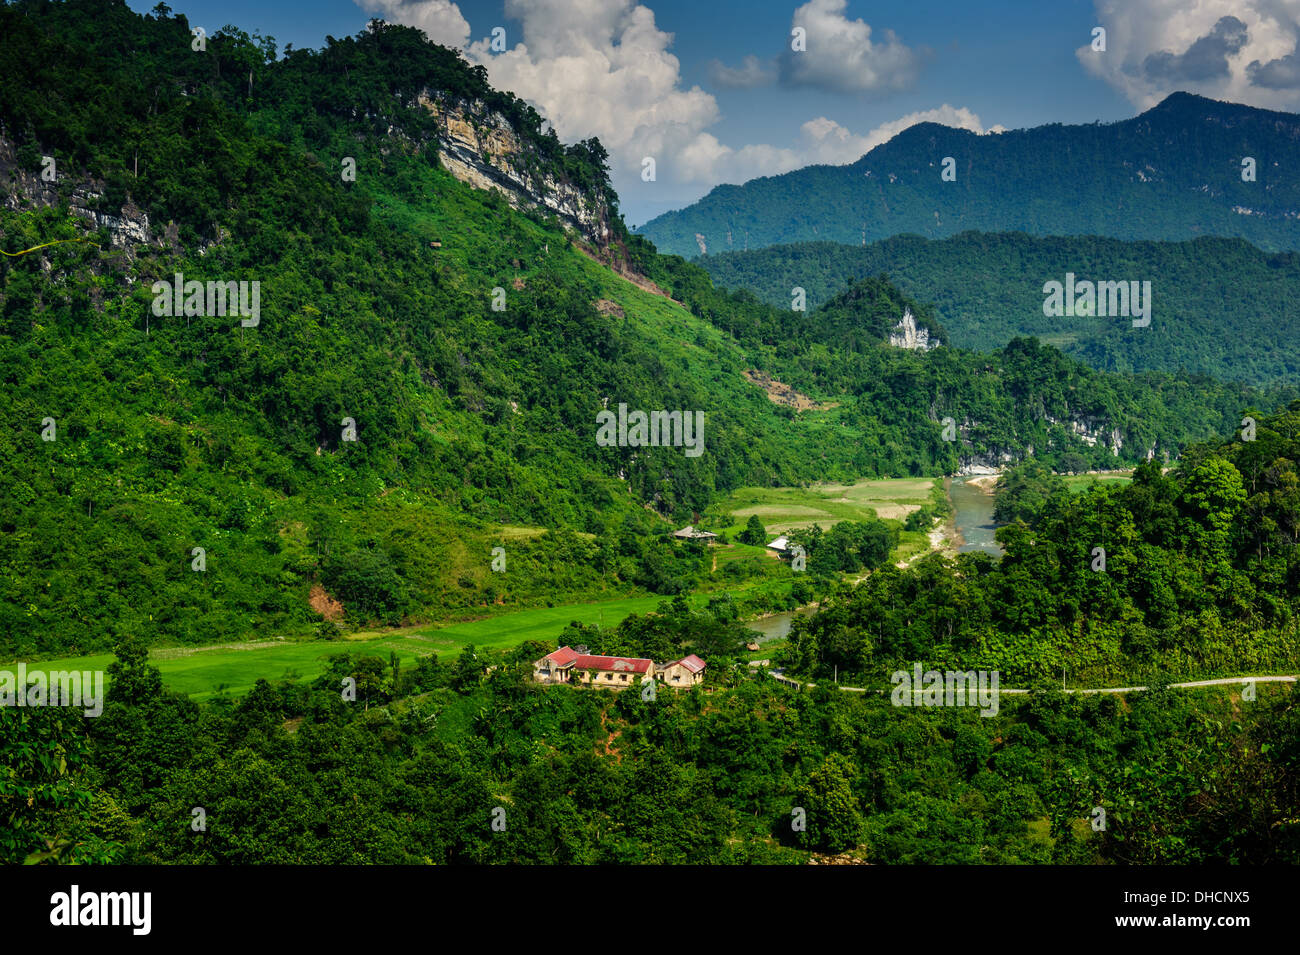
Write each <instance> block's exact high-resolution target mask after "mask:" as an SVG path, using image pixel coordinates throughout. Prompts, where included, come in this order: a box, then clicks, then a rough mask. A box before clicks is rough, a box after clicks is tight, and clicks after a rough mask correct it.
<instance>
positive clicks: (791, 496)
mask: <svg viewBox="0 0 1300 955" xmlns="http://www.w3.org/2000/svg"><path fill="white" fill-rule="evenodd" d="M936 480H938V479H937V478H891V479H888V480H880V481H858V482H857V483H855V484H813V485H810V486H808V487H779V488H759V487H745V488H739V489H737V490H736V491H733V492H732V493H731V495H730V496H729V497H728V498H727V501H726V504H725V505H724V507H725V508H726V509H727V510H728V511H729V512H730V513H731V514H732V516H733V518H734V520H735V524H734V525H733V526H732V527H731V528H729V529H728V530H729V531H731V532H739V531H740V530H742V529H743V528H744V526H745V522H746V521H747V520H749V517H750V515H751V514H757V515H758V519H759V520H760V521H762V522H763V526H764V527H765V528H767V530H768V532H769V534H771V535H772V536H776V535H777V534H783V533H786V532H787V531H792V530H803V529H805V528H809V527H812V526H813V525H814V524H820V525H821V526H822V529H823V530H829V529H830V527H831V526H832V525H834V524H836V523H838V522H839V521H863V520H870V519H872V518H880V519H881V520H894V521H900V522H901V521H903V520H905V519H906V518H907V515H908V514H910V513H911V512H912V511H915V510H918V509H919V508H921V507H922V506H923V505H924V504H926V503H927V502H928V501H929V500H930V490H931V488H933V487H934V484H935V481H936Z"/></svg>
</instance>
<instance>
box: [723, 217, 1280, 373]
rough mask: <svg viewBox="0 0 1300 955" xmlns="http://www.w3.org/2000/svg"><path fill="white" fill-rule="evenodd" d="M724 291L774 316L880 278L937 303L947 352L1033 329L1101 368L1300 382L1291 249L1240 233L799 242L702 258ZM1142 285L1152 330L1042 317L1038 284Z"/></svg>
mask: <svg viewBox="0 0 1300 955" xmlns="http://www.w3.org/2000/svg"><path fill="white" fill-rule="evenodd" d="M699 263H700V265H701V266H703V267H704V269H705V270H707V271H708V273H709V274H710V275H711V276H712V277H713V280H714V281H715V282H717V283H718V284H719V285H722V286H726V287H728V288H744V289H749V290H750V291H752V292H754V293H755V294H756V295H758V296H759V298H761V299H762V300H763V301H765V302H768V303H770V304H772V305H774V306H776V307H778V308H781V307H786V308H788V307H789V303H790V289H791V288H792V287H793V286H799V287H801V288H803V289H804V290H805V292H806V296H807V304H808V306H809V307H815V306H817V305H819V304H821V303H823V302H825V301H827V300H828V299H830V298H831V297H833V296H834V295H836V294H837V293H839V292H840V291H841V290H842V289H844V288H845V287H847V286H848V285H850V284H851V283H853V282H854V281H855V280H857V279H860V278H863V277H865V276H874V275H882V274H887V275H888V276H889V279H890V281H891V282H893V283H894V284H896V285H897V286H898V287H899V288H900V289H902V290H903V291H905V292H906V293H908V294H909V295H912V296H916V297H922V298H924V299H925V300H926V301H928V302H930V303H932V305H933V317H934V320H935V321H937V322H938V323H940V324H941V325H942V327H943V328H944V329H945V330H946V332H947V334H948V335H949V336H950V337H951V339H952V342H953V344H956V345H959V346H961V347H963V348H974V349H992V348H1000V347H1001V346H1002V345H1005V344H1006V343H1007V342H1008V341H1010V340H1011V339H1013V338H1015V337H1016V336H1017V335H1034V336H1037V337H1038V338H1040V339H1042V340H1043V341H1045V342H1050V343H1052V344H1054V345H1057V346H1058V347H1060V348H1062V349H1063V350H1065V352H1066V353H1067V354H1070V355H1073V356H1075V357H1077V358H1079V359H1081V360H1082V361H1085V362H1087V363H1088V364H1090V365H1092V366H1093V367H1094V368H1100V369H1105V370H1110V371H1171V372H1176V371H1178V370H1180V369H1187V370H1189V371H1194V372H1199V373H1201V374H1207V375H1213V376H1215V377H1217V378H1223V379H1229V380H1234V381H1244V382H1251V383H1254V384H1266V383H1271V382H1287V381H1290V382H1294V381H1296V380H1297V377H1300V255H1298V254H1296V253H1294V252H1282V253H1274V254H1269V253H1266V252H1262V251H1260V250H1259V249H1257V248H1256V247H1255V246H1253V245H1251V244H1250V243H1248V242H1245V241H1243V240H1241V239H1215V238H1201V239H1193V240H1191V241H1186V242H1123V241H1120V240H1118V239H1105V238H1098V237H1088V238H1082V237H1037V236H1029V235H1025V234H1024V233H1019V232H1012V233H981V232H964V233H962V234H960V235H957V236H953V237H951V238H947V239H923V238H921V237H920V236H914V235H902V236H895V237H893V238H890V239H884V240H882V241H880V242H873V243H870V244H869V245H866V246H858V245H840V244H836V243H833V242H806V243H797V244H795V245H782V246H770V247H768V248H766V249H758V250H753V251H749V252H724V253H722V254H719V255H707V256H703V257H702V258H701V259H700V260H699ZM1069 273H1074V274H1075V275H1076V277H1077V279H1078V280H1080V281H1082V280H1092V281H1109V280H1138V279H1142V280H1149V281H1150V282H1151V315H1150V324H1149V325H1147V326H1144V327H1141V328H1135V327H1133V324H1132V322H1131V321H1129V320H1128V319H1127V318H1125V317H1122V316H1121V317H1108V318H1100V317H1084V316H1074V317H1065V316H1060V317H1058V316H1049V315H1045V314H1044V311H1043V303H1044V300H1045V298H1046V296H1045V295H1044V293H1043V286H1044V284H1045V283H1047V282H1050V281H1056V282H1065V281H1066V276H1067V274H1069Z"/></svg>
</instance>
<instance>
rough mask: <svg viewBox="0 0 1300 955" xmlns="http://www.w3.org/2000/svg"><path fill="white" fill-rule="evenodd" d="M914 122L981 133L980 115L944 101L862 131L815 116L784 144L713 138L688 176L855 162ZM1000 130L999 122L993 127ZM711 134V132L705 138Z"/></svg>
mask: <svg viewBox="0 0 1300 955" xmlns="http://www.w3.org/2000/svg"><path fill="white" fill-rule="evenodd" d="M917 123H941V124H943V125H944V126H952V127H955V128H957V129H969V130H970V131H971V132H973V133H980V134H982V133H984V127H983V125H982V124H981V123H980V118H979V116H977V115H976V114H975V113H973V112H971V111H970V110H969V109H966V108H964V107H962V108H957V107H953V106H949V105H948V104H947V103H944V104H943V105H942V106H940V107H938V108H937V109H927V110H921V111H919V112H916V113H909V114H908V115H906V116H903V117H901V118H899V119H895V120H891V121H890V122H888V123H882V124H881V125H879V126H877V127H876V128H875V129H873V130H871V131H870V132H867V133H866V134H864V135H857V134H855V133H853V132H852V131H851V130H849V129H848V128H846V127H844V126H841V125H840V124H839V123H837V122H835V121H834V120H833V119H828V118H827V117H825V116H818V117H817V118H816V119H810V120H809V121H808V122H806V123H804V124H803V125H802V126H800V127H799V136H798V138H797V140H796V141H795V142H794V143H793V144H792V145H791V146H789V147H784V148H783V147H777V146H769V145H763V144H756V145H750V146H744V147H741V148H740V149H731V148H729V147H727V146H723V145H722V144H720V143H718V142H717V140H716V139H715V140H713V143H714V144H715V145H714V148H712V149H710V150H707V151H701V152H700V153H698V154H697V155H696V156H695V157H693V158H694V162H693V163H692V166H691V170H690V173H691V176H692V178H694V179H696V180H699V181H705V182H712V183H718V182H735V183H740V182H745V181H747V180H749V179H753V178H755V177H758V176H776V175H780V174H781V173H784V172H790V171H791V170H793V169H799V168H800V167H803V166H809V165H816V164H823V165H831V166H842V165H845V164H846V163H851V162H856V161H857V160H858V159H860V158H862V156H863V155H864V154H865V153H868V152H870V151H871V150H873V149H875V148H876V147H877V146H879V145H880V144H881V143H885V142H888V141H889V140H891V139H893V138H894V137H895V136H897V135H898V134H899V133H901V132H902V131H903V130H905V129H907V128H908V127H909V126H915V125H916V124H917ZM995 129H1001V127H995ZM709 138H710V139H713V137H711V136H710V137H709Z"/></svg>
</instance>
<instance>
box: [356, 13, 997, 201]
mask: <svg viewBox="0 0 1300 955" xmlns="http://www.w3.org/2000/svg"><path fill="white" fill-rule="evenodd" d="M357 2H358V3H360V4H362V5H363V6H366V7H367V8H369V9H372V10H374V11H376V12H378V13H380V15H382V16H384V17H385V19H389V20H390V21H392V22H396V23H404V24H407V25H411V26H418V27H420V28H421V29H423V30H425V32H426V33H429V34H430V38H431V39H433V40H434V41H435V42H441V43H444V44H445V45H448V46H456V47H459V48H461V49H462V50H463V52H464V53H465V55H466V57H467V58H468V59H469V61H470V62H471V63H477V64H481V65H482V66H484V67H485V68H486V69H487V71H488V78H489V80H490V82H491V83H492V85H493V86H495V87H497V88H498V89H506V90H510V91H512V92H514V93H515V94H516V95H517V96H520V97H522V98H524V99H526V100H528V101H529V102H530V103H532V104H533V106H534V107H535V108H536V109H537V111H538V112H539V113H540V114H541V115H542V116H544V117H545V118H546V119H547V120H548V121H549V122H550V123H551V125H552V126H554V128H555V132H556V134H557V135H558V136H559V137H560V139H561V140H563V141H565V142H575V141H577V140H580V139H586V138H588V137H590V136H596V137H599V139H600V141H601V142H602V143H603V144H604V146H605V148H606V149H607V150H608V152H609V154H610V164H611V167H612V171H613V174H614V182H615V186H616V187H617V188H618V190H619V193H620V196H621V197H622V198H623V200H624V202H623V205H624V207H625V208H626V207H627V206H628V204H629V201H631V202H639V203H640V204H641V205H642V206H643V207H648V206H652V205H659V204H662V203H665V202H666V201H667V202H674V203H680V202H681V201H690V200H691V199H694V198H696V197H697V196H698V195H699V194H700V190H701V189H707V188H709V187H711V186H714V185H717V184H718V183H720V182H745V181H747V180H749V179H752V178H754V177H756V176H769V175H777V174H779V173H783V172H789V171H790V170H792V169H797V168H799V167H801V166H806V165H809V164H811V163H828V164H843V163H848V162H853V161H854V160H856V159H858V158H859V157H860V156H861V155H862V154H863V153H865V152H868V151H869V150H870V149H872V148H874V147H875V146H877V145H879V144H880V143H882V142H885V141H886V140H888V139H890V138H891V137H893V136H894V135H896V134H897V133H899V132H901V131H902V130H903V129H906V128H907V127H908V126H911V125H913V124H915V123H919V122H925V121H929V122H938V123H944V124H947V125H950V126H957V127H961V128H964V129H970V130H973V131H975V132H982V131H983V130H982V127H981V125H980V120H979V117H978V116H976V115H975V114H974V113H972V112H971V111H970V110H968V109H958V108H955V107H952V106H949V105H947V104H944V105H943V106H941V107H939V108H938V109H932V110H925V111H922V112H917V113H911V114H909V115H907V116H904V117H902V118H901V119H897V120H894V121H892V122H888V123H885V124H883V125H881V126H878V127H876V128H875V129H873V130H871V131H869V132H867V133H866V134H864V135H858V134H855V133H853V132H852V131H851V130H849V129H847V128H846V127H844V126H841V125H839V124H838V123H836V122H834V121H833V120H831V119H828V118H826V117H824V116H819V117H817V118H816V119H812V120H810V121H808V122H806V123H804V124H803V125H802V126H801V127H800V128H799V130H798V132H797V134H794V135H793V136H792V139H791V141H790V142H788V143H787V144H785V145H772V144H767V143H753V144H749V145H743V146H740V147H738V148H736V147H732V146H728V145H726V144H724V143H722V142H720V141H719V140H718V138H717V137H716V136H715V135H713V134H712V133H711V132H709V129H710V128H711V127H712V126H714V125H715V124H716V123H717V122H718V120H719V119H720V116H721V113H720V110H719V109H718V104H717V101H716V100H715V99H714V97H713V96H712V95H711V94H709V93H707V92H705V91H704V90H701V89H700V88H699V87H691V88H689V89H684V88H683V87H682V80H681V69H680V64H679V62H678V60H677V57H675V56H673V55H672V53H670V52H669V50H670V47H671V45H672V42H673V36H672V34H671V33H666V32H664V31H662V30H660V29H659V28H658V27H656V25H655V19H654V13H653V11H651V10H650V9H649V8H648V7H645V6H641V5H640V4H638V3H637V2H636V0H506V2H505V14H506V16H507V17H509V18H511V19H513V20H516V21H518V22H519V23H520V24H521V26H522V36H521V37H513V36H511V37H508V38H507V39H508V40H517V41H518V42H516V43H515V44H514V46H513V47H510V48H509V49H507V50H506V52H504V53H496V54H494V53H492V52H491V50H490V48H489V42H490V41H489V40H487V39H483V40H478V41H475V42H473V43H468V42H467V41H468V37H469V35H470V27H469V25H468V24H467V23H466V22H465V19H464V17H463V16H462V15H461V13H460V9H459V8H458V7H457V6H456V4H454V3H451V2H450V0H423V2H403V0H357ZM843 9H844V3H843V0H812V2H811V3H808V4H805V6H803V7H800V8H799V11H796V16H799V15H800V12H801V11H812V13H811V14H809V16H810V19H806V20H805V23H807V24H809V26H810V28H809V46H808V49H809V53H808V54H807V55H809V56H812V55H813V51H814V49H820V50H821V51H822V53H823V54H825V53H827V51H828V50H830V51H835V50H838V51H839V53H837V54H835V55H846V56H848V67H847V70H848V72H847V73H841V74H840V80H839V81H838V82H842V83H843V82H852V83H854V84H857V87H856V88H863V85H862V84H867V83H874V82H877V80H876V79H872V77H873V76H875V77H877V79H879V74H878V73H873V72H872V71H873V70H879V68H880V67H881V66H882V64H883V63H885V62H887V61H889V60H890V59H891V58H893V59H895V60H901V61H906V62H908V63H911V62H913V59H914V58H913V55H912V54H911V52H910V51H907V50H906V48H905V47H902V46H901V45H899V44H897V43H896V42H895V41H894V39H893V38H892V35H890V36H889V37H888V38H887V41H886V43H884V44H874V45H873V44H871V43H870V42H869V40H868V38H869V36H870V27H868V26H867V25H866V24H865V23H862V22H861V21H860V20H858V21H852V22H849V21H847V20H845V19H844V18H843V16H838V20H837V19H836V16H837V15H838V14H837V11H838V12H842V11H843ZM818 18H820V19H818ZM837 23H838V24H839V25H840V26H836V24H837ZM844 25H847V27H845V28H846V29H847V30H848V37H849V39H850V42H854V43H857V47H855V49H854V50H853V51H848V50H847V49H846V48H845V47H844V46H843V43H844V42H845V41H844V38H843V37H840V36H837V35H835V34H834V30H835V29H840V28H841V27H844ZM439 37H441V38H442V39H439ZM863 41H866V42H865V47H866V50H865V51H864V50H863V49H862V47H863V45H864V43H863ZM818 43H825V44H829V46H821V47H818V46H817V44H818ZM797 55H800V56H803V55H805V54H797ZM832 58H833V57H832ZM809 62H810V63H811V62H813V61H811V60H810V61H809ZM717 66H718V67H719V68H721V69H723V70H727V69H728V68H726V67H723V66H722V65H721V64H717ZM841 67H844V64H841ZM767 69H768V67H767V66H766V65H765V64H764V63H763V62H761V61H759V60H758V59H757V58H756V57H747V58H746V59H745V60H744V61H743V64H742V66H741V67H740V68H738V69H735V70H731V71H730V73H728V74H726V75H727V76H728V78H729V79H731V80H733V81H735V83H736V85H743V83H746V82H753V83H758V82H760V81H761V80H762V78H763V77H764V76H765V74H766V70H767ZM890 75H892V76H895V77H896V76H897V75H898V74H897V73H891V74H890ZM716 78H717V73H716V72H715V79H716ZM814 79H816V77H815V76H812V75H809V76H808V77H806V78H805V81H807V82H812V81H813V80H814ZM828 81H829V80H828ZM880 82H882V83H883V82H886V81H885V80H883V79H880ZM645 156H653V157H654V158H655V160H656V173H657V177H658V180H657V181H656V182H653V183H644V182H642V180H641V178H640V173H641V169H642V165H641V160H642V158H643V157H645ZM688 194H689V197H688ZM670 197H671V198H670Z"/></svg>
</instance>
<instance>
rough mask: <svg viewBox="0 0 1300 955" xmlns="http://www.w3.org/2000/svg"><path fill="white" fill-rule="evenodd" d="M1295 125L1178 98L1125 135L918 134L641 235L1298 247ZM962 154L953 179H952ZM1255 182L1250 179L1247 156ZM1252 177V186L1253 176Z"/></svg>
mask: <svg viewBox="0 0 1300 955" xmlns="http://www.w3.org/2000/svg"><path fill="white" fill-rule="evenodd" d="M1298 146H1300V117H1298V116H1296V115H1294V114H1291V113H1282V112H1273V111H1270V110H1262V109H1255V108H1252V107H1248V106H1241V105H1236V104H1232V103H1223V102H1218V101H1215V100H1210V99H1206V98H1204V97H1200V96H1195V95H1192V94H1188V93H1174V94H1172V95H1170V96H1169V97H1167V98H1166V99H1165V100H1164V101H1162V102H1161V103H1160V104H1159V105H1157V106H1155V107H1153V108H1152V109H1150V110H1147V111H1146V112H1144V113H1142V114H1140V115H1138V116H1135V117H1133V118H1132V119H1128V120H1124V121H1122V122H1117V123H1109V124H1104V125H1103V124H1099V123H1094V124H1091V125H1083V126H1065V125H1061V124H1051V125H1047V126H1040V127H1037V128H1034V129H1025V130H1010V131H1007V132H1003V133H991V134H985V135H976V134H975V133H972V132H969V131H967V130H960V129H953V128H950V127H947V126H940V125H936V124H934V123H921V124H918V125H916V126H912V127H910V128H909V129H907V130H905V131H904V132H902V133H900V134H899V135H898V136H896V137H894V138H893V139H891V140H890V141H889V142H887V143H884V144H883V145H880V146H878V147H876V148H875V149H873V150H871V151H870V152H869V153H867V154H866V155H865V156H863V157H862V158H861V159H859V160H858V161H857V162H855V163H851V164H849V165H846V166H809V167H806V168H804V169H799V170H796V171H794V172H790V173H786V174H785V175H781V176H772V177H765V178H761V179H755V180H753V181H751V182H747V183H745V184H744V185H741V186H735V185H726V186H719V187H717V188H715V189H713V190H712V191H711V192H710V193H709V194H708V195H706V196H705V197H704V198H703V199H701V200H700V201H699V202H696V203H694V204H693V205H691V206H688V207H687V208H685V209H682V210H679V211H676V212H671V213H667V214H665V215H662V216H658V217H657V218H655V219H652V220H651V221H649V222H647V223H646V224H645V225H644V226H643V227H641V229H640V230H639V233H640V234H641V235H644V236H646V237H647V238H649V239H650V240H651V241H652V242H654V243H655V245H656V246H657V247H658V248H659V250H660V251H661V252H668V253H675V254H677V255H682V256H686V257H692V256H695V255H699V254H703V253H719V252H726V251H733V250H744V249H751V250H752V249H756V248H761V247H763V246H768V245H774V244H778V243H791V242H815V241H831V242H842V243H852V244H855V245H862V244H866V243H868V242H872V241H874V240H877V239H882V238H888V237H889V236H893V235H897V234H900V233H915V234H917V235H921V236H925V237H927V238H943V237H946V236H951V235H956V234H958V233H960V232H965V231H968V230H980V231H985V232H1002V231H1023V232H1026V233H1029V234H1031V235H1103V236H1110V237H1112V238H1117V239H1153V240H1154V239H1165V240H1182V239H1193V238H1196V237H1198V236H1204V235H1213V236H1222V237H1240V238H1243V239H1247V240H1248V241H1250V242H1253V243H1254V244H1256V245H1258V246H1260V248H1262V249H1265V250H1268V251H1278V250H1283V249H1297V248H1300V177H1297V175H1296V173H1297V170H1296V158H1297V156H1298V155H1300V152H1298V149H1297V147H1298ZM948 157H951V158H952V159H953V161H954V162H953V163H952V164H951V168H952V169H953V171H954V172H955V179H954V180H953V181H945V180H944V179H943V178H941V174H942V172H943V169H944V160H945V158H948ZM1245 159H1253V160H1254V177H1253V178H1254V181H1243V172H1246V171H1247V170H1246V169H1245V168H1244V167H1243V160H1245ZM1247 178H1249V177H1247Z"/></svg>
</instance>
